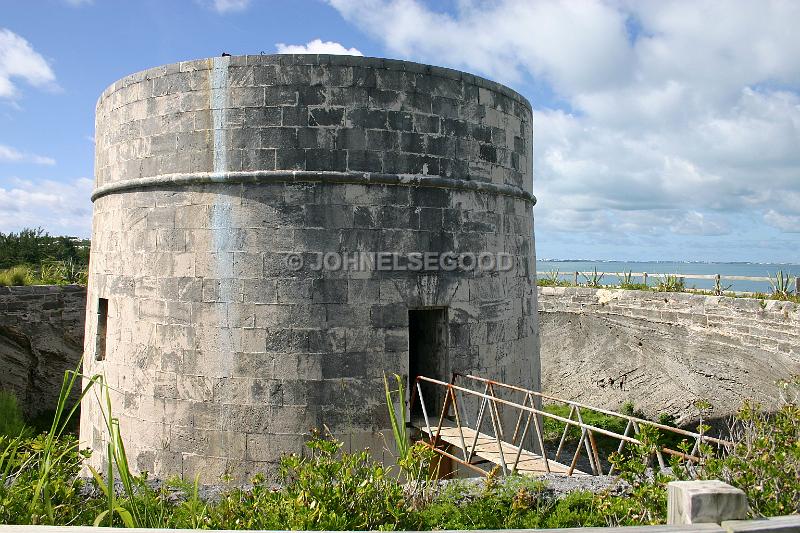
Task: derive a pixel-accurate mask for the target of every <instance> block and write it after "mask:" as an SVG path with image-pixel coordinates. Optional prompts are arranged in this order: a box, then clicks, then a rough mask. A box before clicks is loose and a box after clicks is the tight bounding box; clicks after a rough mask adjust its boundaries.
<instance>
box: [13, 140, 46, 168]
mask: <svg viewBox="0 0 800 533" xmlns="http://www.w3.org/2000/svg"><path fill="white" fill-rule="evenodd" d="M3 161H6V162H11V163H34V164H36V165H49V166H52V165H55V164H56V160H55V159H53V158H52V157H45V156H41V155H36V154H26V153H23V152H20V151H19V150H17V149H16V148H12V147H11V146H6V145H4V144H0V162H3Z"/></svg>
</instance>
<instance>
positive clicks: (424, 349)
mask: <svg viewBox="0 0 800 533" xmlns="http://www.w3.org/2000/svg"><path fill="white" fill-rule="evenodd" d="M447 339H448V330H447V309H446V308H433V309H410V310H409V311H408V357H409V361H408V362H409V365H408V372H409V376H408V377H409V397H411V396H413V394H414V392H415V389H416V378H417V376H425V377H429V378H433V379H438V380H440V381H446V382H449V381H450V376H449V373H450V362H449V361H448V342H447ZM420 385H421V388H422V396H423V398H424V400H425V409H426V410H427V412H428V418H429V420H431V423H432V424H433V423H435V421H436V420H438V419H439V412H440V411H441V409H442V405H443V404H442V402H443V400H444V391H445V389H444V388H443V387H441V386H436V385H433V384H430V383H428V384H426V383H424V382H422V383H421V384H420ZM411 421H412V422H414V423H418V422H422V421H423V412H422V402H420V401H416V402H414V405H413V407H412V409H411ZM420 427H421V426H420Z"/></svg>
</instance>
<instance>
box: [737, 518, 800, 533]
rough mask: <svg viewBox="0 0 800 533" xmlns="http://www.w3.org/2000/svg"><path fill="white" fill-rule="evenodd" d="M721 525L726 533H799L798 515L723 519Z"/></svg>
mask: <svg viewBox="0 0 800 533" xmlns="http://www.w3.org/2000/svg"><path fill="white" fill-rule="evenodd" d="M721 525H722V528H723V529H724V530H726V531H727V532H728V533H739V532H741V533H745V532H748V531H760V532H764V533H800V516H797V515H793V516H774V517H770V518H763V519H760V520H724V521H723V522H722V524H721Z"/></svg>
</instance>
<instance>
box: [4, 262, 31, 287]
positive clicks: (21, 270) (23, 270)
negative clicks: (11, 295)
mask: <svg viewBox="0 0 800 533" xmlns="http://www.w3.org/2000/svg"><path fill="white" fill-rule="evenodd" d="M29 278H30V271H29V270H28V267H25V266H15V267H12V268H9V269H7V270H2V271H0V287H17V286H20V285H28V284H29Z"/></svg>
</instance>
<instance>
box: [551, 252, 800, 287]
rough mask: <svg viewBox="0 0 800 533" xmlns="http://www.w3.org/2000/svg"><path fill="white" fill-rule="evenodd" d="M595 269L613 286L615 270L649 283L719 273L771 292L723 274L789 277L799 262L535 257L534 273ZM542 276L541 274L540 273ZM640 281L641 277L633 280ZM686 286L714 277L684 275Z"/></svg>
mask: <svg viewBox="0 0 800 533" xmlns="http://www.w3.org/2000/svg"><path fill="white" fill-rule="evenodd" d="M595 268H597V271H598V272H607V273H608V274H606V275H605V276H604V277H603V279H602V280H601V283H605V284H609V285H613V284H616V283H619V279H618V278H617V276H616V274H617V273H622V272H628V271H630V272H647V274H648V277H649V279H648V282H649V284H650V285H654V284H656V283H658V280H659V276H658V275H659V274H662V275H663V274H684V275H686V274H719V275H721V276H723V280H722V285H723V286H724V287H726V286H728V285H731V288H730V289H729V290H731V291H738V292H766V293H769V292H771V288H770V284H769V282H767V281H749V280H748V281H744V280H727V281H726V280H725V279H724V276H764V277H766V276H775V274H776V273H777V272H778V271H779V270H782V271H783V273H784V274H786V273H789V274H791V275H792V276H793V277H794V276H798V275H800V264H785V263H784V264H776V263H690V262H685V263H683V262H670V261H663V262H662V261H557V260H537V261H536V270H537V271H538V272H553V271H556V270H557V271H558V272H559V277H561V278H564V279H569V280H572V279H573V278H574V276H575V274H574V273H575V272H592V271H593V269H595ZM540 277H542V276H540ZM578 279H579V280H580V281H581V282H585V281H586V280H585V279H584V277H583V276H578ZM635 281H636V282H637V283H641V278H638V279H635ZM684 281H685V283H686V287H688V288H692V287H695V288H698V289H713V288H714V280H704V279H690V278H685V280H684Z"/></svg>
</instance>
